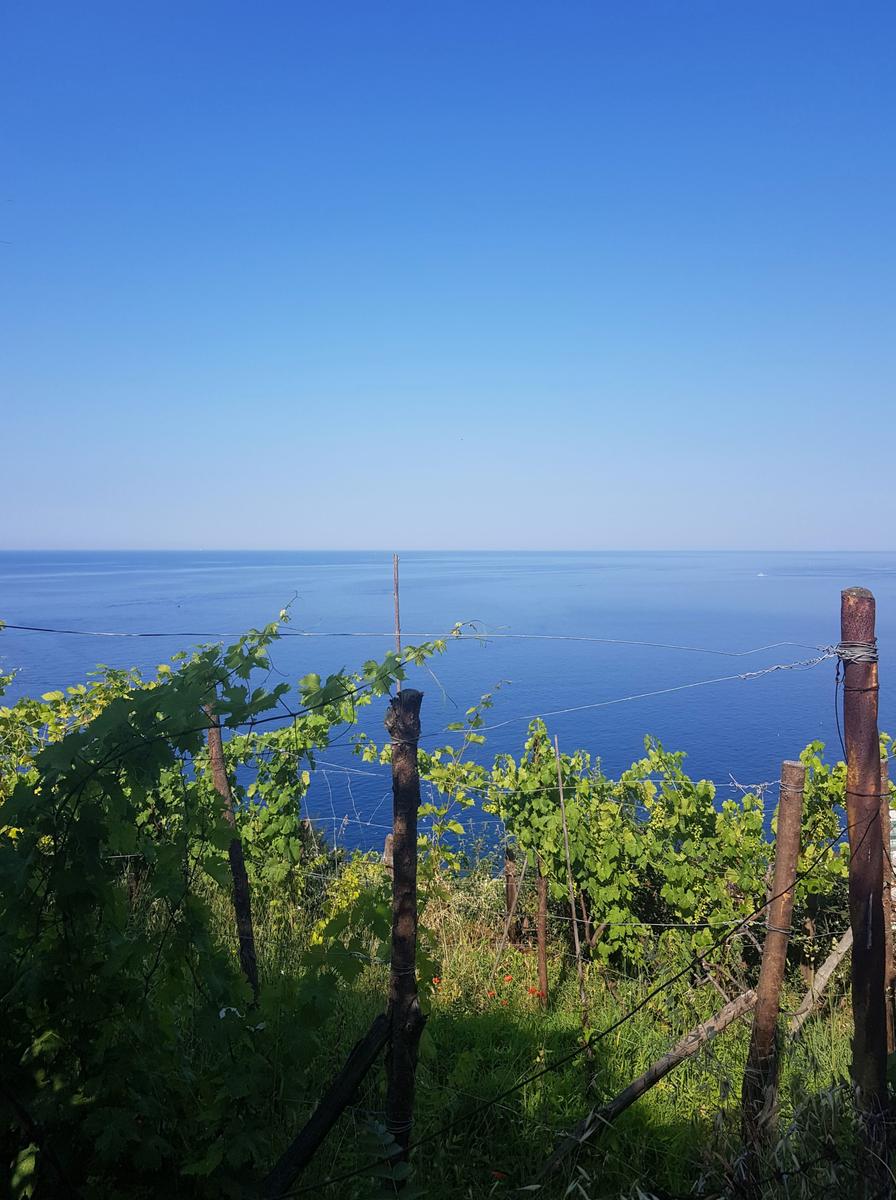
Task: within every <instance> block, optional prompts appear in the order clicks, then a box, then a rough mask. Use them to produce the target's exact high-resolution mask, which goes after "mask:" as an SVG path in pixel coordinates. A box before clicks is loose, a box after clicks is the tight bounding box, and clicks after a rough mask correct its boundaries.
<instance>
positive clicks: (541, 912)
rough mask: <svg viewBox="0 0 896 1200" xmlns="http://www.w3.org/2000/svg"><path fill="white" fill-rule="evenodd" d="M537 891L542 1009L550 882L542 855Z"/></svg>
mask: <svg viewBox="0 0 896 1200" xmlns="http://www.w3.org/2000/svg"><path fill="white" fill-rule="evenodd" d="M535 865H536V868H537V874H536V878H535V891H536V895H537V897H538V908H537V910H536V914H535V941H536V947H537V958H538V993H539V999H540V1000H541V1007H542V1008H547V1006H548V881H547V878H546V877H545V873H544V864H543V863H542V861H541V855H540V854H539V855H536V859H535Z"/></svg>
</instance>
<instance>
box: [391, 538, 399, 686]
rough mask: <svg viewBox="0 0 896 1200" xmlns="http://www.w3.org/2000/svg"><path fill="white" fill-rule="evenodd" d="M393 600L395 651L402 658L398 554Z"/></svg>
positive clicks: (393, 581) (394, 569)
mask: <svg viewBox="0 0 896 1200" xmlns="http://www.w3.org/2000/svg"><path fill="white" fill-rule="evenodd" d="M392 600H393V603H394V607H395V653H396V654H397V655H398V657H399V658H401V613H400V611H399V607H398V555H397V554H393V555H392ZM395 690H396V691H398V692H400V691H401V680H400V679H397V680H396V681H395Z"/></svg>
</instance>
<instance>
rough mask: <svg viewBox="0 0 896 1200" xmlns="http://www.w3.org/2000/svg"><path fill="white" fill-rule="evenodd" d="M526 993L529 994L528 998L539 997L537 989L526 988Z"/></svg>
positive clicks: (539, 993)
mask: <svg viewBox="0 0 896 1200" xmlns="http://www.w3.org/2000/svg"><path fill="white" fill-rule="evenodd" d="M526 991H527V992H528V993H529V995H530V996H540V995H541V992H540V991H539V990H538V988H526Z"/></svg>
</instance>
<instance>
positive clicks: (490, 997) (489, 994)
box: [488, 992, 496, 1000]
mask: <svg viewBox="0 0 896 1200" xmlns="http://www.w3.org/2000/svg"><path fill="white" fill-rule="evenodd" d="M495 995H496V993H495V992H489V993H488V998H489V1000H494V998H495Z"/></svg>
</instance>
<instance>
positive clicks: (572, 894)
mask: <svg viewBox="0 0 896 1200" xmlns="http://www.w3.org/2000/svg"><path fill="white" fill-rule="evenodd" d="M554 755H555V757H556V760H557V790H558V791H559V793H560V819H561V820H562V822H563V849H564V851H565V853H566V882H567V884H568V886H569V912H570V916H571V918H572V940H573V945H574V946H575V950H576V976H577V978H578V981H579V1003H580V1005H581V1006H582V1026H583V1028H585V1029H587V1028H588V996H587V993H586V991H585V971H584V968H583V966H582V944H581V942H580V941H579V918H578V914H577V913H576V890H575V887H574V885H573V881H572V860H571V858H570V855H569V827H568V825H567V824H566V804H565V802H564V799H563V772H562V771H561V769H560V743H559V741H558V739H557V736H556V734H555V735H554ZM590 1056H591V1049H590V1047H589V1057H590Z"/></svg>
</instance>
